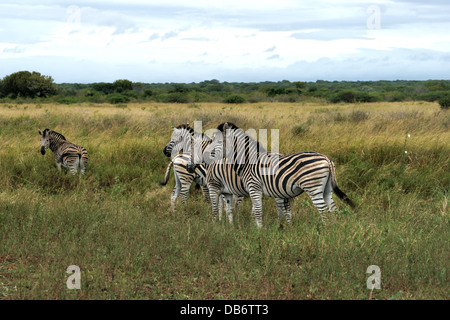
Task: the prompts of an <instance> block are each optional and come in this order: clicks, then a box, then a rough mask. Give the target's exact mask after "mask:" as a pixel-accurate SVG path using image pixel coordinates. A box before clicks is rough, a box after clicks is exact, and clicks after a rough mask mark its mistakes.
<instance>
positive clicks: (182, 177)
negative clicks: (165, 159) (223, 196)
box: [159, 154, 209, 212]
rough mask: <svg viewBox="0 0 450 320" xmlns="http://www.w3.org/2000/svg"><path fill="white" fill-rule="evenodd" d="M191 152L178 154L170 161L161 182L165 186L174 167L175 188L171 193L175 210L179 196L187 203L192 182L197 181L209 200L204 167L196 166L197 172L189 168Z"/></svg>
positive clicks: (172, 205)
mask: <svg viewBox="0 0 450 320" xmlns="http://www.w3.org/2000/svg"><path fill="white" fill-rule="evenodd" d="M189 160H190V156H189V154H188V155H186V154H179V155H176V156H175V157H174V158H173V159H172V160H171V161H170V163H169V165H168V166H167V169H166V174H165V175H164V180H163V181H161V182H159V184H160V185H161V186H165V185H166V184H167V182H168V181H169V177H170V169H171V168H172V167H173V173H174V176H175V187H174V188H173V191H172V195H171V198H170V199H171V207H172V211H173V212H174V211H175V205H176V202H177V199H178V197H180V199H181V202H182V203H186V199H187V195H188V193H189V189H190V187H191V184H192V182H194V181H195V182H196V183H197V184H198V185H199V186H200V188H201V189H202V192H203V195H204V197H205V200H206V201H207V202H209V191H208V187H207V186H206V179H205V177H206V172H205V170H204V168H203V167H198V168H195V172H193V173H190V172H188V170H187V165H188V163H189Z"/></svg>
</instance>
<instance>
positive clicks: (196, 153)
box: [186, 132, 211, 173]
mask: <svg viewBox="0 0 450 320" xmlns="http://www.w3.org/2000/svg"><path fill="white" fill-rule="evenodd" d="M210 142H211V139H210V138H209V137H208V136H207V135H206V134H203V133H198V132H194V134H193V135H192V136H191V148H190V150H192V152H191V158H190V162H189V164H188V165H187V167H186V168H187V171H188V172H189V173H194V172H195V169H197V168H198V167H199V166H201V165H202V164H203V163H204V160H203V150H204V149H205V145H206V144H209V143H210Z"/></svg>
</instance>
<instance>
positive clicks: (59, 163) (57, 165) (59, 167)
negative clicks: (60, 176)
mask: <svg viewBox="0 0 450 320" xmlns="http://www.w3.org/2000/svg"><path fill="white" fill-rule="evenodd" d="M56 167H57V168H58V171H59V172H61V162H57V163H56Z"/></svg>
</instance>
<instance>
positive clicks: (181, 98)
mask: <svg viewBox="0 0 450 320" xmlns="http://www.w3.org/2000/svg"><path fill="white" fill-rule="evenodd" d="M162 100H163V102H169V103H188V102H189V98H188V96H187V94H186V93H181V92H172V93H169V94H167V95H166V96H164V97H163V98H162Z"/></svg>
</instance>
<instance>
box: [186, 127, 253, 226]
mask: <svg viewBox="0 0 450 320" xmlns="http://www.w3.org/2000/svg"><path fill="white" fill-rule="evenodd" d="M220 128H221V127H220V126H219V130H220ZM213 137H214V134H213ZM200 143H201V140H200V138H199V135H194V136H193V145H194V147H195V150H196V151H197V150H198V149H197V146H198V145H199V144H200ZM209 146H210V144H208V146H207V148H208V147H209ZM213 147H214V146H213ZM207 148H203V149H202V151H201V152H194V153H193V157H191V158H192V159H191V163H190V165H189V167H195V168H197V167H199V165H198V164H200V163H202V164H203V166H205V167H206V183H207V186H208V189H209V197H210V200H211V205H212V213H213V219H214V220H216V219H217V215H218V206H219V205H221V203H222V202H221V201H220V197H222V196H223V197H224V198H225V211H226V215H227V218H228V221H229V222H230V223H231V222H233V207H234V210H235V212H237V211H238V209H239V206H240V204H241V202H242V200H243V198H244V197H248V196H249V194H248V192H247V190H246V188H245V185H244V183H243V181H242V180H241V178H240V177H239V176H238V175H237V174H236V172H235V171H234V170H233V165H232V164H228V163H227V162H226V159H218V160H217V161H214V162H212V163H210V164H206V163H205V162H204V158H205V157H210V156H211V154H215V152H214V150H212V151H211V150H210V151H209V152H208V155H205V154H206V153H207V152H206V149H207ZM193 164H197V165H195V166H193ZM189 167H188V168H189ZM233 199H235V201H233ZM233 202H234V203H233ZM221 218H222V214H221V212H219V220H221Z"/></svg>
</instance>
